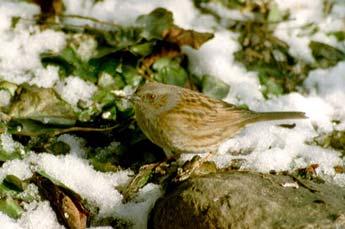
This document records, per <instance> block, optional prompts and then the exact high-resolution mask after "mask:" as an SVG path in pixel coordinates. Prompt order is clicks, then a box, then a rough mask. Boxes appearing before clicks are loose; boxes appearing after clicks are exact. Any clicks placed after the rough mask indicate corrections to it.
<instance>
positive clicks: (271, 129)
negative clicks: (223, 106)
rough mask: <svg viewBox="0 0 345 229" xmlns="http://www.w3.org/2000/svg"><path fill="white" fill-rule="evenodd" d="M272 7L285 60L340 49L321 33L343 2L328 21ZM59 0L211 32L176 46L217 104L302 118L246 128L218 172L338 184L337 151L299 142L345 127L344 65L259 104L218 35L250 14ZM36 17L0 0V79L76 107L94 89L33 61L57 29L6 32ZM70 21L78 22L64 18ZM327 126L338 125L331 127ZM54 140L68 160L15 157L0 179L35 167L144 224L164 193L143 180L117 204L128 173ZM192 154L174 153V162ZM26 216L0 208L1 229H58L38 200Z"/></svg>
mask: <svg viewBox="0 0 345 229" xmlns="http://www.w3.org/2000/svg"><path fill="white" fill-rule="evenodd" d="M177 2H178V4H177ZM275 2H276V3H277V5H278V7H279V8H280V9H281V10H288V11H289V12H290V16H289V20H288V21H285V22H280V23H278V25H277V28H276V30H275V32H274V34H275V35H276V36H278V37H279V38H280V39H282V40H284V41H285V42H286V43H287V44H288V45H289V46H290V49H289V52H290V53H291V55H293V56H295V57H297V58H300V59H303V60H305V61H307V62H310V63H312V62H313V61H314V59H313V57H312V55H311V51H310V49H309V47H308V44H309V42H310V41H311V40H315V41H320V42H324V43H326V44H329V45H331V46H334V47H337V48H339V49H341V50H345V43H344V42H341V41H337V40H336V39H335V37H333V36H328V35H327V33H328V32H331V31H340V30H344V28H345V20H344V17H345V13H344V12H345V4H344V3H343V2H342V0H338V1H335V2H336V4H335V5H334V7H333V8H332V11H331V12H330V14H328V15H324V13H323V1H322V0H304V1H300V0H275ZM64 3H65V6H66V13H67V14H78V15H84V16H90V17H95V18H98V19H100V20H104V21H110V22H114V23H116V24H122V25H131V24H133V23H134V22H135V19H136V17H137V16H138V15H141V14H145V13H149V12H150V11H152V10H153V9H155V8H157V7H164V8H166V9H168V10H171V11H172V12H173V14H174V20H175V23H176V24H177V25H178V26H181V27H183V28H186V29H195V30H198V31H209V32H213V33H214V35H215V37H214V38H213V39H212V40H210V41H208V42H207V43H206V44H205V45H203V46H202V47H201V48H200V49H199V50H195V49H192V48H190V47H183V48H182V50H183V52H185V53H186V54H187V56H188V59H189V68H190V71H191V72H193V73H195V74H197V75H200V76H202V75H210V76H215V77H218V78H220V79H222V80H223V81H224V82H226V83H228V84H229V85H230V92H229V94H228V96H227V97H226V98H225V101H227V102H230V103H234V104H246V105H248V106H249V108H250V109H252V110H256V111H283V110H285V111H291V110H295V111H303V112H305V113H306V115H307V116H308V117H309V119H307V120H284V121H274V122H262V123H257V124H253V125H250V126H248V127H246V128H244V129H243V130H242V131H240V132H239V133H238V134H237V135H236V136H235V137H233V138H232V139H229V140H228V141H226V142H225V143H224V144H223V145H222V146H221V147H220V149H219V152H218V153H217V154H216V155H214V156H213V158H212V160H214V161H215V162H216V164H217V165H218V166H219V167H226V166H228V165H229V164H230V163H231V161H232V160H235V159H241V160H243V164H242V167H241V169H249V170H255V171H260V172H269V171H270V170H275V171H284V170H294V169H296V168H303V167H306V166H308V165H310V164H313V163H316V164H318V165H319V167H318V168H317V169H316V172H317V174H318V175H320V176H322V177H323V178H325V179H328V180H331V181H333V182H335V183H336V184H338V185H341V186H345V175H344V174H336V173H335V171H334V166H339V165H340V166H342V165H344V159H343V158H342V156H341V155H340V153H339V152H337V151H335V150H333V149H324V148H321V147H319V146H316V145H309V144H306V142H310V140H312V139H313V138H314V137H316V136H318V135H319V134H322V133H327V132H331V131H333V130H334V129H336V130H345V109H344V105H343V104H344V102H343V101H344V100H345V77H344V73H345V61H343V62H339V63H338V64H337V65H336V66H334V67H331V68H329V69H317V70H314V71H311V72H310V73H309V75H308V77H307V79H306V80H305V82H304V85H303V90H304V91H303V94H301V93H296V92H295V93H290V94H286V95H283V96H278V97H273V98H270V99H268V100H265V99H264V97H263V96H262V94H261V91H260V90H261V88H260V84H259V81H258V78H257V73H256V72H249V71H247V70H246V69H245V67H244V66H243V65H241V64H240V63H238V62H236V61H235V60H234V56H233V54H234V53H235V52H236V51H238V50H239V49H240V48H241V47H240V45H239V43H238V42H237V38H238V35H239V34H236V33H233V32H229V31H228V30H227V29H226V26H227V23H228V20H230V19H237V20H244V19H245V18H248V17H251V16H252V15H250V14H246V13H243V12H239V11H235V10H234V11H232V10H227V9H224V8H222V7H221V5H219V4H216V3H209V4H206V5H205V6H206V7H208V8H209V9H210V10H213V11H215V12H216V13H217V14H220V15H224V18H222V19H221V20H220V21H219V22H217V21H216V20H215V19H214V18H213V17H211V16H210V15H204V14H201V12H200V11H198V10H197V9H195V8H194V6H193V3H192V1H191V0H178V1H176V0H167V1H158V0H145V1H142V0H141V1H139V0H128V1H120V0H103V1H97V2H96V3H94V2H93V1H85V0H64ZM38 12H39V8H38V7H37V6H35V5H33V4H28V3H24V2H22V1H16V2H13V1H7V0H2V1H1V2H0V50H1V52H0V80H7V81H10V82H14V83H17V84H20V83H23V82H27V83H29V84H35V85H37V86H39V87H47V88H50V87H51V88H54V89H55V90H56V91H57V93H58V94H59V95H60V96H61V97H62V98H63V99H64V100H65V101H67V102H68V103H70V104H71V105H72V106H74V107H75V108H76V107H77V103H78V101H80V100H81V101H85V102H90V101H91V97H92V95H93V94H94V92H95V91H96V90H97V87H96V86H95V85H94V84H93V83H90V82H87V81H85V80H82V79H81V78H79V77H78V76H72V75H70V76H67V77H66V78H64V79H60V78H59V75H58V71H59V69H58V68H57V67H54V66H46V67H44V66H42V64H41V62H40V54H41V53H43V52H46V51H53V52H58V51H59V50H61V49H63V48H64V47H65V44H66V36H65V34H64V33H62V32H56V31H53V30H42V31H41V29H40V28H39V27H37V26H35V25H33V24H32V21H30V20H20V21H19V22H18V24H17V26H16V27H15V28H11V17H13V16H20V17H22V18H23V19H32V17H33V15H35V14H37V13H38ZM114 12H116V13H114ZM69 23H77V22H75V20H72V19H69ZM308 23H313V24H314V25H317V27H318V30H317V31H316V32H315V33H311V32H309V30H308V29H306V28H305V26H306V25H307V24H308ZM303 27H304V28H303ZM80 39H84V38H83V37H80ZM94 45H95V43H94V41H93V40H89V39H87V38H86V39H85V42H83V43H82V45H81V46H80V47H77V52H78V53H79V54H82V56H83V58H85V60H87V59H88V58H89V57H90V55H91V54H92V52H93V49H94ZM9 99H10V95H9V94H8V93H6V91H5V90H1V91H0V106H1V105H2V106H3V105H6V104H8V103H9ZM334 120H337V121H339V122H340V123H339V124H337V125H334V124H333V121H334ZM282 123H284V124H286V123H288V124H292V123H295V124H296V126H295V128H292V129H287V128H283V127H280V126H278V124H282ZM58 141H62V142H64V143H66V144H68V145H69V146H70V148H71V152H70V154H67V155H59V156H55V155H51V154H47V153H41V154H36V153H35V152H30V153H28V155H26V156H24V157H23V159H21V160H19V159H16V160H12V161H8V162H5V163H4V164H3V165H2V166H1V168H0V180H2V179H4V177H5V176H6V175H8V174H13V175H16V176H18V177H19V178H20V179H26V178H29V177H30V176H31V175H32V174H33V173H34V172H35V171H44V172H46V173H47V174H48V175H49V176H51V177H53V178H55V179H57V180H59V181H60V182H62V183H63V184H65V185H66V186H67V187H69V188H70V189H72V190H73V191H75V192H77V193H79V194H80V195H81V196H82V198H85V199H86V200H87V201H88V202H90V203H92V204H93V205H95V206H97V207H98V208H99V210H100V211H99V215H98V216H99V217H109V216H113V217H114V216H116V217H120V218H122V219H125V220H129V221H130V222H132V223H133V227H134V228H139V229H140V228H146V224H147V219H148V214H149V211H150V209H151V208H152V207H153V205H154V203H155V201H156V200H157V198H159V197H160V196H161V195H162V190H161V187H160V186H158V185H154V184H147V185H146V186H144V187H143V188H142V189H141V190H140V191H139V193H138V196H137V197H136V198H135V199H134V200H132V201H131V202H129V203H126V204H124V203H122V200H123V196H122V194H121V193H120V192H119V191H118V190H117V187H119V186H123V185H126V184H127V183H128V181H129V180H130V178H131V176H132V175H133V174H132V171H130V170H126V171H121V172H116V173H102V172H98V171H96V170H94V168H93V167H92V166H91V165H90V164H89V162H88V161H87V160H85V159H84V158H85V156H86V151H87V148H86V147H85V141H84V140H83V139H81V138H78V137H75V136H73V135H69V134H64V135H61V136H59V137H58ZM0 143H1V150H3V151H5V152H7V153H13V152H15V151H17V150H19V151H23V146H21V145H20V144H19V143H17V142H15V141H14V140H13V139H12V137H11V135H10V134H6V133H4V134H1V135H0ZM114 144H115V143H114ZM192 156H193V155H182V158H181V161H183V160H186V159H189V158H190V157H192ZM26 210H27V211H26V212H25V213H24V214H23V216H22V217H21V218H20V219H18V220H13V219H11V218H9V217H8V216H6V215H4V214H2V213H1V212H0V225H1V226H2V227H4V228H63V227H62V226H61V225H59V224H58V222H57V220H56V216H55V214H54V212H53V210H52V209H51V207H50V206H49V203H48V202H46V201H42V202H38V203H36V202H35V203H32V204H30V205H29V206H26ZM99 228H100V227H99ZM102 228H104V227H102Z"/></svg>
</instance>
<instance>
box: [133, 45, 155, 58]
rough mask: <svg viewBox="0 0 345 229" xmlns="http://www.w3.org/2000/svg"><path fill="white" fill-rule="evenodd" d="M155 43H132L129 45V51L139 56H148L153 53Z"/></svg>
mask: <svg viewBox="0 0 345 229" xmlns="http://www.w3.org/2000/svg"><path fill="white" fill-rule="evenodd" d="M154 45H155V43H153V42H146V43H143V44H137V45H132V46H131V47H129V51H130V52H131V53H133V54H135V55H139V56H147V55H149V54H151V53H152V49H153V47H154Z"/></svg>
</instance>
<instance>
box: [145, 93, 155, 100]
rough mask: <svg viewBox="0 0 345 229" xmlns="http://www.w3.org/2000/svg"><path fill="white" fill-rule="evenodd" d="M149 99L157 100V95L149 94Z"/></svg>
mask: <svg viewBox="0 0 345 229" xmlns="http://www.w3.org/2000/svg"><path fill="white" fill-rule="evenodd" d="M147 98H148V99H150V100H153V99H155V98H156V95H154V94H148V95H147Z"/></svg>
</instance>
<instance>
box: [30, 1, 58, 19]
mask: <svg viewBox="0 0 345 229" xmlns="http://www.w3.org/2000/svg"><path fill="white" fill-rule="evenodd" d="M31 2H33V3H36V4H37V5H39V6H40V8H41V14H42V16H44V17H46V18H47V17H53V16H57V15H61V14H62V12H63V10H64V4H63V1H62V0H31Z"/></svg>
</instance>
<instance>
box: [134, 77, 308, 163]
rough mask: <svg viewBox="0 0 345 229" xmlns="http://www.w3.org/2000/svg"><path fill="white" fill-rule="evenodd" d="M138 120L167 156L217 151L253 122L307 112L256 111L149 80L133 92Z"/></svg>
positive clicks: (293, 116) (145, 132) (293, 117)
mask: <svg viewBox="0 0 345 229" xmlns="http://www.w3.org/2000/svg"><path fill="white" fill-rule="evenodd" d="M132 99H133V103H134V109H135V116H136V120H137V123H138V125H139V127H140V128H141V130H142V131H143V132H144V134H145V135H146V136H147V137H148V138H149V139H150V140H151V141H152V142H153V143H155V144H156V145H158V146H160V147H161V148H163V150H164V151H165V153H166V156H167V157H171V156H174V155H175V154H180V153H192V152H194V153H202V152H204V153H205V152H215V151H216V150H217V148H218V147H219V145H220V144H221V143H223V142H224V141H225V140H227V139H229V138H230V137H232V136H233V135H235V134H236V133H237V132H238V131H239V130H240V129H241V128H242V127H244V126H245V125H247V124H249V123H253V122H258V121H267V120H277V119H300V118H306V117H305V115H304V113H303V112H262V113H260V112H254V111H248V110H244V109H241V108H238V107H236V106H235V105H232V104H229V103H226V102H223V101H221V100H217V99H212V98H209V97H207V96H205V95H203V94H201V93H198V92H195V91H192V90H189V89H185V88H181V87H177V86H172V85H166V84H161V83H157V82H148V83H146V84H144V85H143V86H141V87H140V88H138V90H137V91H136V93H135V94H134V95H133V98H132Z"/></svg>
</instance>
